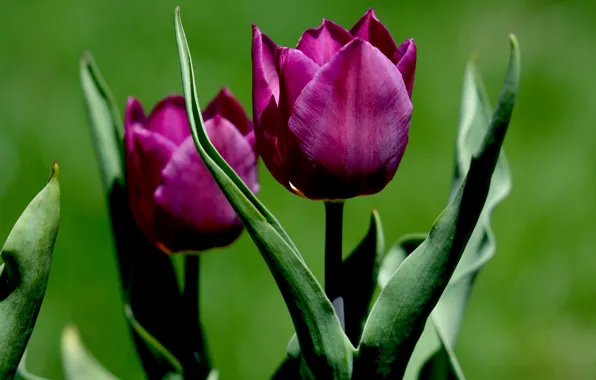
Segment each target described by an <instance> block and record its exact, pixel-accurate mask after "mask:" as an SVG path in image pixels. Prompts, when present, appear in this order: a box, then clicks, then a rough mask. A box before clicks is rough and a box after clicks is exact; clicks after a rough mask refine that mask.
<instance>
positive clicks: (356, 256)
mask: <svg viewBox="0 0 596 380" xmlns="http://www.w3.org/2000/svg"><path fill="white" fill-rule="evenodd" d="M384 254H385V238H384V236H383V226H382V224H381V217H380V216H379V213H378V212H377V211H376V210H374V211H373V212H372V215H371V217H370V226H369V228H368V232H367V234H366V236H365V237H364V239H362V241H361V242H360V244H359V245H358V247H356V249H355V250H354V252H352V254H351V255H350V256H349V257H348V258H347V259H346V260H345V261H344V264H343V276H344V279H343V288H342V292H343V293H342V294H343V298H344V313H345V319H346V334H347V335H348V338H350V341H351V342H352V344H354V345H357V344H358V341H359V340H360V334H362V328H363V327H364V323H365V322H366V317H367V316H368V308H369V306H370V302H371V300H372V297H373V294H374V292H375V288H376V285H377V277H378V274H379V267H380V266H381V262H382V261H383V255H384Z"/></svg>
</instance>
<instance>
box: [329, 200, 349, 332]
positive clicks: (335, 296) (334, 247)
mask: <svg viewBox="0 0 596 380" xmlns="http://www.w3.org/2000/svg"><path fill="white" fill-rule="evenodd" d="M343 215H344V202H343V201H340V202H338V201H334V202H330V201H327V202H325V293H326V294H327V298H329V300H330V301H331V303H332V304H333V308H334V309H335V313H336V314H337V317H338V319H339V322H340V324H341V326H342V328H344V326H345V324H344V305H343V298H342V294H341V284H342V265H343V259H342V224H343Z"/></svg>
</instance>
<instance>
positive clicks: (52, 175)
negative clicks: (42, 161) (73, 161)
mask: <svg viewBox="0 0 596 380" xmlns="http://www.w3.org/2000/svg"><path fill="white" fill-rule="evenodd" d="M58 177H60V166H58V161H54V163H53V164H52V172H51V173H50V178H49V179H48V181H49V180H51V179H52V178H56V179H58Z"/></svg>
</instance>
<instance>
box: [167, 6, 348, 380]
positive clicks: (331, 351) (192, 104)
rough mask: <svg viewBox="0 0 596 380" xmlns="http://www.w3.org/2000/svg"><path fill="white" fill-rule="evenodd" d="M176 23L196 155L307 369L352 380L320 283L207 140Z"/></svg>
mask: <svg viewBox="0 0 596 380" xmlns="http://www.w3.org/2000/svg"><path fill="white" fill-rule="evenodd" d="M175 25H176V37H177V43H178V53H179V57H180V66H181V72H182V84H183V90H184V97H185V99H186V108H187V112H188V118H189V122H190V126H191V130H192V136H193V139H194V141H195V145H196V147H197V150H198V153H199V155H200V156H201V158H202V159H203V162H204V163H205V165H206V166H207V168H208V169H209V170H210V172H211V174H212V175H213V178H214V179H215V180H216V182H217V183H218V185H219V186H220V188H221V190H222V191H223V193H224V194H225V196H226V198H227V199H228V201H229V202H230V203H231V205H232V206H233V207H234V210H235V211H236V213H237V214H238V216H239V218H240V219H241V221H242V223H243V224H244V226H245V227H246V230H247V231H248V233H249V234H250V236H251V238H252V239H253V241H254V242H255V245H256V246H257V248H258V249H259V251H260V253H261V255H262V257H263V259H264V260H265V262H266V263H267V265H268V267H269V270H270V271H271V273H272V275H273V277H274V279H275V281H276V283H277V285H278V287H279V289H280V291H281V294H282V296H283V298H284V300H285V302H286V305H287V307H288V311H289V312H290V316H291V318H292V321H293V323H294V328H295V329H296V334H297V336H298V341H299V343H300V348H301V352H302V355H304V358H305V361H306V363H307V365H308V367H309V368H310V370H312V372H313V374H315V375H316V376H317V378H325V379H350V378H351V369H352V368H351V367H352V355H353V347H352V345H351V344H350V342H349V340H348V338H347V337H346V335H345V334H344V332H343V331H342V329H341V326H340V323H339V320H338V319H337V316H336V315H335V311H334V310H333V306H332V305H331V302H330V301H329V300H328V299H327V297H326V296H325V292H324V291H323V289H322V287H321V285H320V284H319V283H318V281H317V280H316V278H315V277H314V276H313V274H312V273H311V272H310V270H309V268H308V267H307V266H306V264H305V262H304V260H303V259H302V257H301V256H300V254H299V252H298V250H297V249H296V247H295V245H294V244H293V243H292V241H291V240H290V238H289V236H288V235H287V233H286V232H285V231H284V230H283V228H282V227H281V225H280V224H279V223H278V222H277V220H276V219H275V218H274V217H273V215H272V214H271V213H270V212H269V211H268V210H267V209H266V208H265V206H263V205H262V204H261V203H260V202H259V201H258V200H257V198H256V197H255V196H254V194H253V193H252V192H251V191H250V189H249V188H248V187H247V186H246V185H245V184H244V183H243V182H242V180H241V179H240V178H239V177H238V175H236V173H235V172H234V170H233V169H232V168H231V167H230V166H229V165H228V164H227V163H226V162H225V161H224V160H223V159H222V157H221V156H220V155H219V153H218V152H217V150H216V149H215V147H214V146H213V144H211V142H210V141H209V137H208V136H207V133H206V131H205V126H204V123H203V120H202V116H201V110H200V106H199V103H198V97H197V92H196V87H195V80H194V77H195V75H194V72H193V69H192V61H191V57H190V53H189V50H188V44H187V41H186V37H185V34H184V30H183V27H182V23H181V20H180V9H179V8H176V17H175Z"/></svg>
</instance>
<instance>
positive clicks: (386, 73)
mask: <svg viewBox="0 0 596 380" xmlns="http://www.w3.org/2000/svg"><path fill="white" fill-rule="evenodd" d="M411 114H412V103H411V102H410V99H409V97H408V93H407V90H406V88H405V85H404V82H403V80H402V78H401V74H400V72H399V71H398V70H397V69H396V67H395V65H394V64H393V63H392V62H391V61H390V60H389V59H388V58H386V57H385V56H384V55H383V54H382V53H381V51H379V49H377V48H375V47H373V46H372V45H371V44H370V43H368V42H366V41H363V40H362V39H360V38H357V39H354V40H353V41H351V42H350V43H348V44H347V45H346V46H344V47H343V48H342V49H341V50H340V51H339V52H338V53H337V54H336V55H335V56H334V57H333V58H332V59H331V61H329V62H328V63H327V64H326V65H325V66H323V67H322V68H321V70H320V71H318V72H317V74H316V75H315V77H314V78H313V80H312V81H310V82H309V83H308V84H307V85H306V87H305V88H304V89H303V90H302V93H301V94H300V96H299V97H298V99H297V100H296V103H295V104H294V110H293V113H292V116H291V117H290V120H289V123H288V128H289V130H290V132H291V134H290V137H289V138H290V139H295V141H294V142H292V144H295V145H292V144H289V146H290V147H292V148H291V149H292V151H291V156H290V157H291V167H292V168H293V170H294V171H293V173H292V178H291V181H292V185H293V186H294V187H296V188H297V189H298V190H299V191H300V192H302V193H303V194H304V195H305V196H306V197H308V198H313V199H339V198H350V197H354V196H356V195H365V194H373V193H376V192H378V191H380V190H381V189H383V187H385V185H386V184H387V182H388V181H389V180H390V179H391V178H392V177H393V175H394V174H395V171H396V169H397V166H398V164H399V159H400V157H401V155H402V154H403V151H404V150H405V147H406V144H407V136H408V131H409V126H410V117H411ZM290 142H291V141H290Z"/></svg>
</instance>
